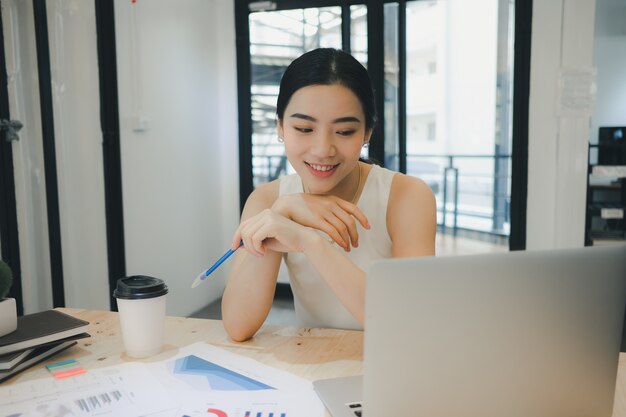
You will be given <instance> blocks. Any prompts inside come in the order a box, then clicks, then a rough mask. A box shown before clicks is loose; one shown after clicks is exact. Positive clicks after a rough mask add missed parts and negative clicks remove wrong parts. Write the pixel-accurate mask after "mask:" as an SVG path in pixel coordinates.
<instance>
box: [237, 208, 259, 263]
mask: <svg viewBox="0 0 626 417" xmlns="http://www.w3.org/2000/svg"><path fill="white" fill-rule="evenodd" d="M265 217H266V215H265V213H263V212H262V213H260V214H258V215H256V216H254V217H252V218H250V219H248V220H246V221H244V222H242V223H241V224H240V225H239V228H238V229H237V232H236V233H235V236H234V237H233V242H232V244H233V245H236V247H239V242H243V248H244V249H245V250H246V251H247V252H249V253H250V254H252V255H254V256H257V257H260V256H263V255H264V254H265V250H264V248H263V239H261V240H259V238H258V236H257V232H258V230H259V229H260V228H261V227H262V225H263V219H264V218H265ZM237 239H239V240H237Z"/></svg>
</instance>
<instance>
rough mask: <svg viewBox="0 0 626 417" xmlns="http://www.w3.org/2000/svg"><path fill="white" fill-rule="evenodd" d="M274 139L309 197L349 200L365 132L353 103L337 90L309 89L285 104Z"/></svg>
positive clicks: (342, 90)
mask: <svg viewBox="0 0 626 417" xmlns="http://www.w3.org/2000/svg"><path fill="white" fill-rule="evenodd" d="M278 134H279V136H280V137H282V138H283V139H284V143H285V153H286V154H287V158H288V159H289V162H290V163H291V165H292V166H293V167H294V169H295V170H296V172H297V173H298V174H299V175H300V178H302V181H303V183H304V185H305V188H306V190H307V191H308V192H310V193H313V194H333V195H337V196H339V197H342V198H344V199H347V200H350V199H351V197H352V196H351V195H346V194H347V193H349V192H352V190H354V184H352V183H351V177H350V176H349V174H351V173H352V174H353V175H356V176H355V177H354V178H358V177H357V176H358V172H357V171H356V170H355V167H356V163H357V162H358V160H359V156H360V154H361V148H362V146H363V144H365V143H366V142H368V141H369V138H370V135H371V131H370V130H366V128H365V115H364V113H363V108H362V106H361V103H360V102H359V99H358V98H357V97H356V96H355V95H354V93H353V92H352V91H351V90H350V89H348V88H346V87H344V86H342V85H312V86H307V87H303V88H301V89H299V90H297V91H296V92H295V93H294V94H293V95H292V96H291V99H290V100H289V103H288V104H287V107H286V108H285V113H284V114H283V119H282V120H279V124H278Z"/></svg>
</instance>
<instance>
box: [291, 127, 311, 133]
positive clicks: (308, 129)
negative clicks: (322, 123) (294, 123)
mask: <svg viewBox="0 0 626 417" xmlns="http://www.w3.org/2000/svg"><path fill="white" fill-rule="evenodd" d="M294 129H296V130H297V131H298V132H300V133H311V132H312V131H313V129H311V128H308V127H294Z"/></svg>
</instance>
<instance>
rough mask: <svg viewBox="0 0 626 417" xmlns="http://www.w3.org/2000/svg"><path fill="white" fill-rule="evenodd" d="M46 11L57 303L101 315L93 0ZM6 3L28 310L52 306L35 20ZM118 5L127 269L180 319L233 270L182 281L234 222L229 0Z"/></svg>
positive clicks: (223, 245) (104, 302)
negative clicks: (148, 280) (158, 287)
mask: <svg viewBox="0 0 626 417" xmlns="http://www.w3.org/2000/svg"><path fill="white" fill-rule="evenodd" d="M46 6H47V9H48V10H47V11H48V25H49V41H50V57H51V72H52V82H53V101H54V122H55V136H56V152H57V154H56V158H57V174H58V182H59V208H60V223H61V239H62V245H63V247H62V251H63V270H64V271H63V272H64V281H65V297H66V305H67V306H69V307H79V308H82V307H86V308H96V309H108V308H109V304H108V298H109V288H108V271H107V263H106V259H107V253H106V223H105V215H104V183H103V182H104V179H103V161H102V134H101V131H100V130H101V129H100V115H99V100H100V99H99V87H98V67H97V44H96V26H95V12H94V4H93V2H68V1H64V0H50V1H48V2H47V3H46ZM2 7H3V9H2V12H3V13H2V14H3V24H4V31H5V50H6V53H7V67H8V68H7V69H8V72H9V88H10V96H11V97H10V100H11V109H10V110H11V116H12V118H16V119H19V120H21V121H22V122H23V123H24V125H25V127H24V129H23V130H22V131H21V132H20V137H21V140H20V141H19V142H16V143H14V145H13V150H14V158H15V178H16V180H15V181H16V187H17V190H16V194H17V205H18V222H19V237H20V252H21V257H22V273H23V276H22V280H23V290H24V302H25V310H26V312H27V313H28V312H34V311H40V310H44V309H47V308H50V307H52V295H51V285H50V271H49V265H50V262H49V249H48V235H47V211H46V199H45V184H44V173H43V155H42V139H41V128H40V112H39V89H38V83H37V66H36V49H35V43H34V22H33V11H32V2H24V1H20V0H13V1H11V0H9V1H3V2H2ZM115 12H116V14H115V18H116V32H117V39H116V40H117V52H118V83H119V104H120V122H121V150H122V176H123V197H124V216H125V224H124V227H125V240H126V242H125V243H126V260H127V272H128V274H129V275H130V274H149V275H154V276H157V277H160V278H163V279H165V281H166V282H167V285H168V286H169V288H170V295H169V297H168V314H171V315H187V314H190V313H192V312H194V311H196V310H198V309H200V308H202V307H204V306H205V305H206V304H208V303H210V302H211V301H213V300H215V299H217V298H218V297H220V296H221V293H222V289H223V286H224V279H225V276H226V273H227V272H228V270H229V264H226V265H224V267H222V268H220V269H219V270H218V271H216V272H215V276H214V278H213V279H212V280H211V281H210V282H209V283H206V284H204V285H203V286H202V287H200V288H199V289H197V290H191V289H190V284H191V282H192V281H193V279H194V278H195V277H196V275H197V274H198V273H199V272H201V271H202V270H204V269H205V268H206V267H208V266H209V265H210V264H211V263H212V262H213V261H214V260H215V259H217V258H218V257H219V256H221V255H222V254H223V253H224V251H225V250H226V249H227V248H228V246H229V244H230V238H231V235H232V233H233V232H234V230H235V228H236V226H237V224H238V221H239V180H238V172H239V167H238V139H237V138H238V133H237V126H238V124H237V86H236V59H235V30H234V4H233V2H232V1H223V0H213V1H204V0H184V1H177V2H171V1H167V0H158V1H157V0H152V1H150V2H137V3H136V4H135V5H132V3H131V2H128V1H116V3H115ZM133 25H134V26H133ZM131 40H133V42H131ZM138 117H141V118H145V119H146V120H147V121H148V124H147V128H146V129H145V130H143V131H136V130H135V129H134V128H135V127H136V124H135V123H136V120H137V118H138Z"/></svg>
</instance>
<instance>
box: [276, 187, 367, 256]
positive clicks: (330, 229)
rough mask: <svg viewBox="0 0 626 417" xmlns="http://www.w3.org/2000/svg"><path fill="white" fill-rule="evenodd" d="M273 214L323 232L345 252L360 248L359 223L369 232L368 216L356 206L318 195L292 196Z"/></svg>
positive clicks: (285, 198)
mask: <svg viewBox="0 0 626 417" xmlns="http://www.w3.org/2000/svg"><path fill="white" fill-rule="evenodd" d="M271 210H272V211H274V212H276V213H278V214H280V215H281V216H284V217H286V218H288V219H290V220H293V221H294V222H296V223H299V224H301V225H303V226H307V227H312V228H314V229H318V230H321V231H322V232H324V233H326V234H327V235H328V236H330V238H331V239H333V240H334V241H335V242H337V244H338V245H339V246H341V247H342V248H344V250H346V251H350V246H354V247H355V248H356V247H358V246H359V233H358V232H357V228H356V221H355V219H356V220H358V221H359V223H361V225H362V226H363V227H364V228H366V229H369V228H370V224H369V221H368V220H367V217H365V214H363V212H362V211H361V210H360V209H359V208H358V207H357V206H356V205H354V204H352V203H349V202H347V201H345V200H342V199H341V198H339V197H335V196H328V195H315V194H290V195H285V196H282V197H280V198H278V199H277V200H276V202H275V203H274V204H273V205H272V209H271Z"/></svg>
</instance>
